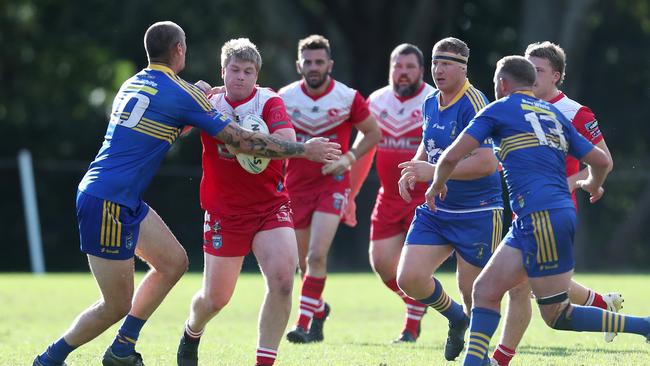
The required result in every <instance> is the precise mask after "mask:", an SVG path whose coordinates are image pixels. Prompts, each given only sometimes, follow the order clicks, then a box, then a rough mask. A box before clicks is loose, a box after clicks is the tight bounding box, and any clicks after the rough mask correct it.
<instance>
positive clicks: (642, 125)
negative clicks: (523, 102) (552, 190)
mask: <svg viewBox="0 0 650 366" xmlns="http://www.w3.org/2000/svg"><path fill="white" fill-rule="evenodd" d="M159 20H172V21H175V22H177V23H178V24H179V25H181V26H182V27H183V28H184V29H185V32H186V35H187V44H188V59H187V68H186V70H185V71H184V72H183V73H182V74H181V76H182V77H183V78H185V79H186V80H188V81H195V80H198V79H203V80H206V81H208V82H210V83H211V84H221V79H220V76H219V75H220V65H219V53H220V49H221V45H222V44H223V43H224V42H225V41H227V40H229V39H231V38H236V37H248V38H250V39H251V40H252V41H253V42H254V43H256V44H257V46H258V48H259V49H260V52H261V54H262V57H263V60H264V65H263V67H262V70H261V72H260V77H259V83H260V84H261V85H263V86H270V87H272V88H275V89H278V88H280V87H281V86H283V85H286V84H288V83H290V82H292V81H294V80H296V79H297V78H298V75H297V74H296V71H295V59H296V46H297V41H298V40H299V39H300V38H303V37H305V36H306V35H309V34H312V33H319V34H323V35H325V36H326V37H328V38H329V39H330V41H331V44H332V49H333V58H334V60H335V65H334V72H333V76H334V77H335V78H336V79H338V80H340V81H342V82H344V83H346V84H348V85H350V86H352V87H354V88H356V89H358V90H359V91H360V92H361V93H362V94H363V95H364V96H366V97H367V96H368V95H369V94H370V93H371V92H372V91H374V90H376V89H378V88H380V87H383V86H384V85H386V83H387V80H388V57H389V54H390V51H391V50H392V49H393V48H394V47H395V46H396V45H398V44H400V43H402V42H409V43H413V44H415V45H418V46H419V47H420V48H421V49H422V50H423V52H424V53H425V56H426V57H425V60H426V65H425V68H426V70H430V61H429V60H430V53H431V48H432V46H433V44H434V43H435V42H436V41H437V40H439V39H441V38H443V37H446V36H455V37H458V38H461V39H463V40H464V41H466V42H467V43H468V45H469V47H470V49H471V56H470V64H469V78H470V81H471V82H472V83H473V84H474V85H475V86H476V87H478V88H479V89H481V90H483V91H484V92H485V94H486V95H488V97H489V98H491V99H493V98H494V97H493V96H492V94H493V93H492V90H493V89H492V88H493V86H492V75H493V71H494V64H495V62H496V61H497V60H498V59H499V58H501V57H502V56H505V55H508V54H522V53H523V51H524V50H525V47H526V45H527V44H528V43H530V42H534V41H544V40H550V41H554V42H557V43H559V44H560V45H562V46H563V47H564V49H565V50H566V51H567V56H568V68H567V77H566V81H565V85H564V86H563V88H562V89H563V90H564V91H565V92H566V93H567V94H568V95H569V96H570V97H572V98H573V99H576V100H578V101H580V102H581V103H583V104H585V105H587V106H590V107H591V108H592V109H593V111H594V112H595V113H596V116H597V117H598V119H599V122H600V127H601V129H602V131H603V133H604V135H605V137H606V141H607V144H608V146H609V148H610V150H611V151H612V154H613V157H614V165H615V167H614V172H613V173H612V174H611V175H610V178H609V180H608V182H607V185H606V195H605V197H604V199H603V200H602V201H601V202H599V203H598V204H596V205H593V206H590V205H588V203H585V202H586V200H585V199H584V196H583V197H582V198H583V199H581V207H580V224H579V232H578V236H577V241H576V252H577V258H578V268H579V269H586V270H627V271H630V270H632V271H634V270H647V269H648V268H649V267H648V265H647V263H649V262H650V246H648V245H647V242H648V240H647V238H648V235H649V234H650V225H649V224H650V220H649V219H648V217H650V173H648V167H650V159H649V148H648V144H649V143H650V123H648V121H647V120H648V116H649V115H650V113H649V112H650V107H649V106H650V4H649V2H648V1H645V0H609V1H608V0H573V1H568V0H566V1H561V0H550V1H535V0H524V1H519V0H507V1H498V0H483V1H479V0H475V1H454V0H420V1H417V0H405V1H399V2H395V1H389V0H357V1H346V0H330V1H320V0H249V1H247V2H245V3H244V2H241V1H237V0H218V1H215V0H212V1H192V2H190V3H179V2H172V1H150V0H136V1H124V0H116V1H111V2H106V1H98V0H88V1H69V2H60V1H53V0H40V1H27V0H4V1H1V2H0V53H1V58H0V127H1V128H2V134H1V135H0V136H1V138H2V143H1V144H0V177H2V178H1V179H0V192H2V195H1V196H0V197H2V198H0V200H1V202H2V205H1V206H0V207H1V208H2V210H0V235H1V239H0V245H1V247H2V255H0V271H27V270H29V252H28V248H27V237H26V229H25V224H24V218H23V211H24V210H23V206H22V200H21V188H20V184H19V175H18V169H17V164H16V155H17V152H18V151H19V150H20V149H23V148H26V149H29V150H30V151H31V152H32V154H33V158H34V164H35V177H36V187H37V192H38V203H39V210H40V220H41V226H42V238H43V244H44V251H45V258H46V265H47V268H48V270H51V271H70V270H86V268H87V266H86V264H85V262H86V259H85V256H84V255H83V254H82V253H81V252H79V250H78V246H79V239H78V233H77V228H76V218H75V208H74V201H75V194H76V186H77V183H78V182H79V180H80V178H81V177H82V176H83V174H84V172H85V170H86V168H87V166H88V163H89V162H90V161H91V160H92V159H93V158H94V156H95V154H96V153H97V150H98V148H99V146H100V144H101V141H102V139H103V135H104V133H105V130H106V123H107V114H108V112H109V110H110V105H111V102H112V98H113V96H114V95H115V93H116V91H117V90H118V88H119V86H120V85H121V83H122V82H123V81H124V80H125V79H126V78H128V77H130V76H131V75H132V74H134V73H135V72H137V71H138V70H139V69H141V68H143V67H145V66H146V63H147V62H146V55H145V52H144V49H143V42H142V39H143V35H144V31H145V30H146V28H147V27H148V26H149V25H150V24H152V23H153V22H155V21H159ZM425 81H427V82H429V83H431V84H432V80H431V75H430V72H429V71H427V72H426V75H425ZM200 154H201V147H200V141H199V138H198V136H197V135H190V136H189V137H187V138H183V139H180V141H178V142H177V143H176V144H175V145H174V146H173V148H172V150H171V151H170V153H169V154H168V156H167V159H166V160H165V162H164V163H163V166H162V168H161V170H160V171H159V173H158V175H157V176H156V177H155V178H154V180H153V184H152V185H151V187H150V189H149V190H148V191H147V193H146V195H145V200H146V201H147V202H148V203H149V204H150V205H151V206H152V207H154V208H155V209H156V210H157V211H158V212H159V213H160V214H161V216H162V217H163V218H164V219H165V221H166V222H167V224H168V225H169V226H170V228H171V229H172V231H173V232H174V233H175V234H176V235H177V237H178V239H179V240H180V241H181V243H182V244H183V245H184V246H185V248H186V250H187V252H188V255H189V257H190V261H191V265H190V268H191V269H192V270H201V269H202V251H201V244H202V219H203V216H202V212H201V210H200V207H199V200H198V192H199V189H198V188H199V182H200V176H201V170H200ZM377 187H378V180H377V178H376V176H375V175H374V172H373V173H371V175H370V177H369V178H368V180H367V182H366V185H365V186H364V188H363V190H362V192H361V194H360V196H359V197H358V198H357V206H358V211H357V215H358V218H359V225H358V227H357V228H354V229H350V228H347V227H345V226H343V225H342V226H341V228H340V229H339V232H338V234H337V236H336V239H335V243H334V245H333V248H332V252H331V254H330V258H331V259H330V263H331V265H330V267H331V268H332V269H334V270H368V269H369V265H368V260H367V249H368V232H369V216H370V212H371V209H372V206H373V205H374V197H375V194H376V191H377ZM247 263H248V266H249V268H250V266H251V265H252V263H253V262H251V261H249V262H247Z"/></svg>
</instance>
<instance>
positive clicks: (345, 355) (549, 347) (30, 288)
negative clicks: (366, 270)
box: [0, 274, 650, 366]
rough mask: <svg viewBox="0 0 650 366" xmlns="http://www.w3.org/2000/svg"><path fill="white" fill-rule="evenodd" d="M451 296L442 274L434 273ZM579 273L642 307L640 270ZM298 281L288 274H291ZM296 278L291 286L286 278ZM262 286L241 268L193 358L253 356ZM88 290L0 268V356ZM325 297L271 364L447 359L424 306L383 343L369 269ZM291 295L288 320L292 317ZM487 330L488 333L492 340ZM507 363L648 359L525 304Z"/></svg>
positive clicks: (645, 350) (383, 312)
mask: <svg viewBox="0 0 650 366" xmlns="http://www.w3.org/2000/svg"><path fill="white" fill-rule="evenodd" d="M439 278H440V280H441V282H442V283H443V285H445V286H446V289H447V291H448V292H449V293H450V294H451V295H453V296H454V297H455V298H456V299H457V298H458V293H457V290H456V286H455V282H454V277H453V275H452V274H441V275H440V276H439ZM577 279H578V280H579V281H581V282H582V283H584V284H585V285H588V286H593V287H595V288H597V289H600V290H602V291H604V292H606V291H613V290H617V291H620V292H622V293H623V294H624V296H625V299H626V300H625V304H624V309H623V311H625V312H629V313H631V314H636V315H648V314H650V308H648V306H647V304H648V303H650V294H649V293H648V290H647V287H646V286H647V285H648V283H649V282H650V275H604V274H603V275H580V276H578V277H577ZM200 280H201V276H200V275H199V274H187V275H186V276H184V277H183V279H182V280H181V281H180V282H179V284H178V285H176V287H175V288H174V289H173V290H172V292H171V294H170V296H169V297H168V298H167V300H166V302H165V303H163V305H162V306H161V308H160V309H158V311H157V312H156V313H155V314H154V316H153V317H152V318H151V319H150V320H149V322H148V323H147V325H146V326H145V328H144V330H143V332H142V334H141V336H140V340H139V342H138V350H139V351H140V352H141V353H142V354H143V355H144V359H145V362H146V363H147V365H149V366H156V365H175V353H176V347H177V345H178V339H179V337H180V335H181V330H182V325H183V322H184V320H185V318H186V316H187V312H188V306H189V302H190V299H191V297H192V295H193V293H194V292H195V291H196V290H197V289H198V288H199V286H200V283H201V282H200ZM297 283H298V282H296V284H297ZM296 287H298V286H296ZM263 293H264V286H263V282H262V279H261V276H260V275H257V274H245V275H242V277H241V279H240V281H239V283H238V287H237V290H236V292H235V296H234V297H233V299H232V301H231V303H230V304H229V306H228V307H227V308H226V309H225V310H224V311H223V312H222V313H221V314H219V315H218V316H217V317H216V318H215V319H213V320H212V322H211V323H210V324H209V326H208V329H207V331H206V333H205V335H204V337H203V340H202V342H201V349H200V362H199V364H201V365H237V366H239V365H253V364H254V351H255V346H256V339H257V338H256V329H257V327H256V322H257V312H258V309H259V304H260V302H261V300H262V296H263ZM97 297H98V291H97V288H96V286H95V283H94V281H93V280H92V277H91V276H90V274H52V275H46V276H42V277H37V276H31V275H24V274H2V275H0V365H3V366H4V365H10V366H14V365H31V361H32V359H33V357H34V355H35V354H36V353H38V352H40V351H42V350H43V349H44V347H46V346H47V345H48V344H49V343H50V342H52V341H53V340H54V339H55V338H58V337H59V336H60V335H61V333H62V332H63V331H64V330H65V329H66V328H67V327H68V325H69V324H70V322H71V321H72V320H73V319H74V317H75V316H76V315H77V314H78V313H79V312H80V311H81V310H83V309H84V308H85V307H86V306H88V305H89V304H90V303H92V302H93V301H95V300H96V298H97ZM297 297H298V292H297V291H294V299H297ZM325 298H326V299H327V301H328V302H329V303H330V304H331V305H332V313H331V316H330V319H329V320H328V321H327V323H326V325H325V341H324V342H323V343H321V344H310V345H293V344H289V343H287V342H286V341H283V342H282V343H281V345H280V350H279V355H278V361H277V362H276V365H278V366H283V365H296V366H310V365H314V366H315V365H334V366H356V365H369V366H370V365H372V366H380V365H384V366H389V365H390V366H393V365H395V366H397V365H405V366H406V365H408V366H411V365H413V366H416V365H452V364H458V362H447V361H445V360H444V358H443V356H442V347H443V344H444V340H445V337H446V331H447V325H446V322H445V321H444V320H443V318H442V317H441V316H439V315H438V314H436V313H435V312H431V311H430V312H429V313H428V314H427V315H426V316H425V318H424V320H423V330H422V336H421V337H420V339H419V340H418V342H417V343H416V344H414V345H392V344H389V341H390V340H391V339H393V338H395V337H396V336H397V335H398V333H399V331H400V330H401V327H402V322H403V317H404V313H403V312H404V309H403V304H402V303H401V301H400V300H399V299H398V298H397V297H396V296H395V295H393V294H391V293H390V292H389V291H388V290H387V289H386V288H384V286H383V284H381V282H380V281H379V280H378V279H377V278H376V277H375V276H374V275H372V274H332V275H330V276H329V277H328V281H327V287H326V289H325ZM296 309H297V306H296V303H295V302H294V309H293V313H292V315H291V320H290V323H293V321H294V320H295V314H296ZM116 329H117V326H115V327H113V328H111V329H110V330H109V331H107V332H106V333H105V334H103V335H102V336H101V337H99V338H98V339H96V340H94V341H93V342H90V343H89V344H86V345H84V346H83V347H81V348H80V349H78V350H77V351H76V352H74V353H72V354H71V355H70V357H69V358H68V360H67V362H68V364H69V365H70V366H75V365H97V364H99V363H100V356H101V354H103V352H104V349H105V348H106V346H107V345H108V344H110V342H111V341H112V338H113V336H114V334H115V332H116ZM495 343H496V340H494V339H493V341H492V346H494V345H495ZM511 365H513V366H517V365H558V366H559V365H571V366H574V365H589V366H594V365H625V366H627V365H650V345H648V344H646V343H645V341H644V339H643V338H641V337H639V336H635V335H619V336H618V337H617V338H616V339H615V341H614V342H613V343H611V344H605V343H604V341H603V337H602V334H600V333H598V334H588V333H573V332H557V331H553V330H551V329H550V328H547V327H546V326H545V325H544V324H543V322H542V321H541V318H540V317H539V314H538V312H537V311H536V310H535V311H534V315H533V321H532V323H531V326H530V328H529V330H528V333H527V334H526V336H525V338H524V341H523V344H522V345H521V347H520V348H519V350H518V354H517V357H516V359H515V361H513V363H512V364H511Z"/></svg>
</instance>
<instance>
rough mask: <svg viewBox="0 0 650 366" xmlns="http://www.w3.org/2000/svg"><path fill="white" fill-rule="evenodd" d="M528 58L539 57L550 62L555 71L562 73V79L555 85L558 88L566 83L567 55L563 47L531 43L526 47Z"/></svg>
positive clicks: (546, 43)
mask: <svg viewBox="0 0 650 366" xmlns="http://www.w3.org/2000/svg"><path fill="white" fill-rule="evenodd" d="M525 55H526V57H530V56H532V57H539V58H543V59H546V60H548V62H549V63H550V64H551V67H552V68H553V71H557V72H559V73H560V79H559V80H558V81H557V82H556V83H555V85H556V86H560V85H562V82H564V70H565V69H566V54H565V53H564V50H563V49H562V47H560V46H558V45H556V44H555V43H551V42H549V41H545V42H542V43H540V42H537V43H531V44H529V45H528V47H526V53H525Z"/></svg>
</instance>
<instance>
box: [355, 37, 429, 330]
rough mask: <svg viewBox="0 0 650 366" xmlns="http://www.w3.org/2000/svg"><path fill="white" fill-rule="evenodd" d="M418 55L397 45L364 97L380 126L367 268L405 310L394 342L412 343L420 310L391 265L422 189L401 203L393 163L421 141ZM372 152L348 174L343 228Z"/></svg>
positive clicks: (423, 87) (424, 88)
mask: <svg viewBox="0 0 650 366" xmlns="http://www.w3.org/2000/svg"><path fill="white" fill-rule="evenodd" d="M423 77H424V56H423V55H422V51H420V49H419V48H418V47H416V46H414V45H411V44H408V43H403V44H401V45H399V46H397V47H395V49H394V50H393V52H392V53H391V55H390V70H389V72H388V80H389V85H387V86H385V87H383V88H381V89H379V90H377V91H375V92H373V93H372V94H371V95H370V97H368V102H369V106H370V112H371V113H372V115H373V116H374V117H375V119H376V120H377V122H378V123H379V127H381V132H382V139H381V142H380V143H379V145H378V146H377V149H376V151H377V162H376V169H377V175H378V176H379V182H380V184H381V187H380V188H379V192H378V193H377V199H376V201H375V208H374V210H373V212H372V217H371V224H370V250H369V256H370V264H371V266H372V269H373V270H374V271H375V273H376V274H377V275H378V276H379V278H380V279H381V280H382V282H383V283H384V284H385V285H386V287H388V288H389V289H390V290H391V291H392V292H394V293H395V294H397V296H399V297H400V298H401V299H402V301H404V304H405V305H406V317H405V321H404V328H403V329H402V332H401V334H400V336H399V337H398V338H397V339H396V340H395V342H415V341H416V340H417V338H418V336H419V335H420V329H421V326H420V322H421V320H422V317H423V316H424V313H425V312H426V309H427V308H426V305H425V304H422V303H420V302H418V301H417V300H413V299H412V298H410V297H408V296H406V294H404V292H403V291H402V290H401V289H400V288H399V287H398V286H397V278H396V277H397V263H398V262H399V257H400V253H401V250H402V246H403V245H404V239H405V238H406V232H407V231H408V228H409V225H410V224H411V221H412V220H413V212H414V211H415V208H416V207H417V206H418V205H420V204H422V203H423V202H424V192H425V191H426V189H427V185H426V184H425V183H423V182H420V183H417V184H416V187H415V189H414V190H413V191H412V192H411V195H412V196H413V197H414V199H413V200H412V201H411V202H410V203H408V204H405V203H404V200H402V198H401V197H400V195H399V189H398V187H397V182H398V181H399V178H400V171H401V169H400V168H399V167H398V166H397V165H398V164H399V163H401V162H403V161H405V160H409V159H410V158H412V157H413V155H415V153H416V151H417V148H418V146H420V142H421V141H422V104H423V103H424V99H425V98H426V96H427V95H429V94H430V93H432V92H433V91H434V90H435V89H434V88H433V87H432V86H431V85H429V84H427V83H425V82H424V81H423ZM373 156H374V151H373V153H369V154H366V155H365V156H364V157H363V158H361V159H359V160H358V161H357V162H356V163H355V164H354V165H353V166H352V171H351V172H350V186H351V189H352V192H351V195H350V201H349V202H350V204H349V205H348V207H346V213H345V223H346V224H347V225H350V226H354V225H356V217H355V207H356V205H355V204H354V197H356V195H357V194H358V193H359V189H360V188H361V185H362V184H363V181H364V180H365V179H366V177H367V175H368V171H369V170H370V166H371V165H372V160H373Z"/></svg>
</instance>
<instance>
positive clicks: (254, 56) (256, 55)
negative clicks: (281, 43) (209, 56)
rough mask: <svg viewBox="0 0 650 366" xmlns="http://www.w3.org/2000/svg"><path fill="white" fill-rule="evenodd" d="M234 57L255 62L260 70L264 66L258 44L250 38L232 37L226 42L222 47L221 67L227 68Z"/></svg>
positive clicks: (256, 67)
mask: <svg viewBox="0 0 650 366" xmlns="http://www.w3.org/2000/svg"><path fill="white" fill-rule="evenodd" d="M233 58H235V59H237V60H239V61H250V62H252V63H254V64H255V69H256V70H257V71H258V72H259V71H260V69H261V68H262V56H261V55H260V52H259V51H258V50H257V46H255V44H254V43H253V42H251V41H250V40H249V39H248V38H236V39H231V40H230V41H228V42H226V43H224V45H223V47H221V67H222V68H226V66H228V64H229V63H230V61H232V59H233Z"/></svg>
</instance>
